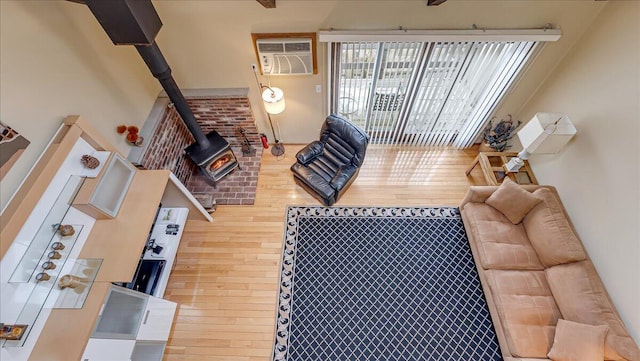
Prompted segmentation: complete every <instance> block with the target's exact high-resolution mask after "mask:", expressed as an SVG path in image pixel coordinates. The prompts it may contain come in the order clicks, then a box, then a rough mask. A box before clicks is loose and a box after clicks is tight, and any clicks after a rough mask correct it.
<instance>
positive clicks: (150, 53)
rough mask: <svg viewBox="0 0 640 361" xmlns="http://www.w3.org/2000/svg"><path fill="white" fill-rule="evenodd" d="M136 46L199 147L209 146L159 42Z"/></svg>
mask: <svg viewBox="0 0 640 361" xmlns="http://www.w3.org/2000/svg"><path fill="white" fill-rule="evenodd" d="M135 47H136V50H138V53H139V54H140V56H141V57H142V60H144V62H145V64H147V67H149V70H151V74H153V76H154V77H155V78H156V79H158V81H160V85H162V88H163V89H164V91H165V92H166V93H167V96H168V97H169V99H170V100H171V102H172V103H173V105H174V106H175V107H176V111H177V112H178V114H180V117H182V121H183V122H184V123H185V125H186V126H187V128H188V129H189V132H191V134H192V135H193V138H195V140H196V143H197V144H198V146H197V147H198V148H200V149H206V148H208V147H209V145H210V142H209V139H207V136H206V135H205V134H204V132H203V131H202V128H200V125H199V124H198V122H197V121H196V118H195V116H194V115H193V112H192V111H191V108H189V104H187V100H186V99H185V98H184V96H183V95H182V92H181V91H180V88H178V85H177V84H176V82H175V80H173V76H171V68H170V67H169V64H168V63H167V61H166V60H165V58H164V56H163V55H162V52H160V48H158V44H156V42H155V41H154V42H153V43H152V44H151V45H136V46H135Z"/></svg>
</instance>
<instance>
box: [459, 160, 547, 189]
mask: <svg viewBox="0 0 640 361" xmlns="http://www.w3.org/2000/svg"><path fill="white" fill-rule="evenodd" d="M517 155H518V153H516V152H480V153H478V156H477V157H476V159H474V160H473V163H472V164H471V166H470V167H469V169H467V171H466V172H465V174H466V175H467V176H469V174H470V173H471V171H472V170H473V168H475V167H476V166H477V165H478V164H480V168H481V169H482V174H483V175H484V179H485V180H486V181H487V185H491V186H497V185H500V183H502V181H503V180H504V178H505V177H509V178H511V180H512V181H514V182H516V183H518V184H538V180H537V179H536V176H535V175H534V174H533V171H532V170H531V167H530V166H529V162H528V161H526V160H525V161H524V166H523V167H522V168H520V170H519V171H518V172H514V173H511V172H507V171H506V169H505V164H507V163H508V162H509V159H511V158H514V157H516V156H517Z"/></svg>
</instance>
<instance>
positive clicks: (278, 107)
mask: <svg viewBox="0 0 640 361" xmlns="http://www.w3.org/2000/svg"><path fill="white" fill-rule="evenodd" d="M262 101H263V102H264V110H266V111H267V113H269V114H279V113H282V111H283V110H284V107H285V103H284V92H283V91H282V89H280V88H275V87H269V88H266V89H265V90H264V91H263V92H262Z"/></svg>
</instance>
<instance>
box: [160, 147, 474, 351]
mask: <svg viewBox="0 0 640 361" xmlns="http://www.w3.org/2000/svg"><path fill="white" fill-rule="evenodd" d="M301 147H302V146H301V145H287V146H286V153H285V155H284V156H283V157H280V158H278V159H276V157H274V156H272V155H271V153H269V152H268V151H266V152H264V155H263V158H262V165H261V169H260V174H259V178H258V189H257V194H256V201H255V204H254V205H253V206H219V207H218V209H217V211H216V212H215V213H214V214H213V218H214V221H213V223H207V222H201V221H190V222H189V223H187V226H186V229H185V232H184V235H183V238H182V243H181V245H180V249H179V251H178V256H177V261H176V265H175V267H174V270H173V273H172V275H171V278H170V279H169V285H168V287H167V291H166V294H165V298H167V299H169V300H172V301H175V302H178V304H179V305H178V311H177V316H176V319H175V322H174V325H173V329H172V332H171V338H170V340H169V343H168V345H167V348H166V351H165V360H167V361H185V360H190V361H191V360H192V361H196V360H198V361H203V360H225V361H254V360H255V361H258V360H260V361H268V360H270V355H271V348H272V341H273V330H274V321H275V304H276V297H277V293H276V291H277V283H278V262H279V259H280V252H281V246H282V239H283V233H282V232H283V226H284V215H285V208H286V206H287V205H318V204H319V203H318V202H317V201H316V200H315V199H314V198H313V197H311V196H310V195H308V194H307V193H306V192H305V191H304V190H302V189H301V188H300V187H298V186H297V185H296V184H295V183H294V181H293V177H292V175H291V172H290V171H289V167H290V166H291V164H293V163H294V159H295V154H296V152H297V151H298V150H299V149H300V148H301ZM476 154H477V150H475V149H473V150H449V149H445V150H442V149H433V150H431V149H429V150H425V149H412V148H399V149H384V148H378V147H376V146H370V147H369V149H368V150H367V156H366V159H365V163H364V165H363V167H362V168H361V171H360V174H359V177H358V179H357V180H356V181H355V182H354V183H353V185H352V186H351V188H350V189H349V191H348V192H347V193H346V194H345V195H344V196H343V197H342V199H340V201H338V204H337V206H366V205H376V206H385V205H387V206H455V205H457V204H458V203H459V202H460V200H462V197H463V196H464V194H465V192H466V191H467V188H468V187H469V185H473V184H476V182H477V184H482V182H483V178H482V173H481V172H480V170H479V169H476V170H474V171H473V172H472V174H471V176H470V177H469V178H467V177H466V176H465V170H466V169H467V167H468V166H469V165H470V164H471V162H472V161H473V159H474V157H475V156H476ZM478 168H479V167H478Z"/></svg>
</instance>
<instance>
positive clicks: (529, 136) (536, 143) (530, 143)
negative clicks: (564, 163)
mask: <svg viewBox="0 0 640 361" xmlns="http://www.w3.org/2000/svg"><path fill="white" fill-rule="evenodd" d="M574 134H576V128H575V127H574V126H573V124H572V123H571V120H570V119H569V117H568V116H566V115H564V114H560V113H536V115H534V116H533V118H531V120H530V121H529V122H528V123H527V124H525V126H524V127H522V129H520V131H519V132H518V138H519V139H520V143H522V148H523V151H526V152H528V153H546V154H555V153H558V152H559V151H560V149H562V147H564V145H565V144H567V142H569V140H570V139H571V138H572V137H573V136H574Z"/></svg>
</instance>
